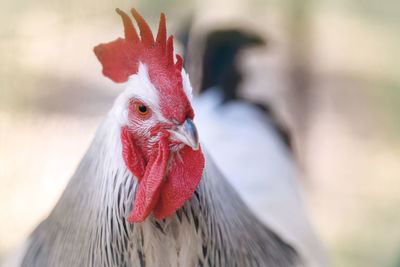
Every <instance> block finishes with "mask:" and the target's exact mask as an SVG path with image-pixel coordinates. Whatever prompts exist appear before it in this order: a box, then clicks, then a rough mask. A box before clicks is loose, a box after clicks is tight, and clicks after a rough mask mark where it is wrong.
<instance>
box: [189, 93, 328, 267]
mask: <svg viewBox="0 0 400 267" xmlns="http://www.w3.org/2000/svg"><path fill="white" fill-rule="evenodd" d="M221 100H222V98H221V96H220V95H219V93H218V91H216V90H209V91H207V92H206V93H203V94H202V95H200V96H199V97H197V98H195V100H194V106H195V107H194V108H195V114H196V120H195V122H196V125H197V127H198V130H199V136H200V137H201V142H202V144H204V145H206V147H207V149H208V152H209V153H210V154H211V156H212V157H213V159H214V160H215V162H216V165H217V166H218V167H219V168H220V169H221V171H222V173H223V174H224V175H225V177H226V178H227V179H228V180H229V182H230V183H231V184H232V185H233V187H234V188H235V189H236V190H237V191H238V192H239V194H240V196H241V197H242V199H243V200H244V201H245V202H246V204H247V205H248V206H249V207H250V209H251V210H252V211H253V213H254V214H255V215H256V216H257V217H258V218H260V219H261V220H262V221H264V222H265V223H266V224H267V225H268V226H269V227H270V228H272V229H273V230H274V231H276V232H277V233H279V234H280V235H281V236H282V237H283V238H284V239H285V240H287V241H289V242H290V243H291V244H292V245H294V246H295V247H296V248H298V249H300V251H301V254H303V255H305V257H306V258H307V260H308V261H309V263H310V265H309V266H323V262H324V253H323V250H322V247H321V245H320V243H319V241H318V240H317V239H316V237H315V235H314V232H313V230H312V228H311V226H310V223H309V220H308V218H307V215H306V212H305V209H304V206H303V204H302V198H301V188H300V186H299V184H298V181H299V180H300V179H301V177H300V174H299V172H298V170H297V169H296V166H295V163H294V161H293V158H292V156H291V155H290V153H289V151H288V149H287V148H286V147H285V145H284V144H283V142H282V140H280V137H279V136H278V135H277V133H276V130H275V129H274V127H273V126H272V123H271V121H270V120H269V119H268V118H267V117H266V116H265V114H264V113H263V112H262V111H261V110H259V109H257V108H256V107H255V106H252V105H250V104H248V103H245V102H240V101H235V102H230V103H229V104H225V105H220V102H221Z"/></svg>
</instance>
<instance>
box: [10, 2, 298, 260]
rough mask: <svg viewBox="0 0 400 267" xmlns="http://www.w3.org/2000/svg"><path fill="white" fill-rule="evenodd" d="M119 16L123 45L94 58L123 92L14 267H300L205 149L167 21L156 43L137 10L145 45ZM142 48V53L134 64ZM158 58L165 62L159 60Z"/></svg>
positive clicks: (295, 255) (102, 49) (293, 251)
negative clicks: (120, 84)
mask: <svg viewBox="0 0 400 267" xmlns="http://www.w3.org/2000/svg"><path fill="white" fill-rule="evenodd" d="M118 13H119V14H120V15H121V16H122V18H123V21H124V26H125V39H117V40H116V41H114V42H111V43H108V44H102V45H99V46H98V47H96V48H95V53H96V55H97V57H98V58H99V60H100V62H101V63H102V64H103V73H104V74H105V75H106V76H107V77H109V78H111V79H112V80H114V81H116V82H125V83H126V89H125V91H124V92H122V93H121V94H120V95H119V96H118V98H117V99H116V101H115V102H114V105H113V108H112V109H111V111H110V112H109V113H108V115H107V117H106V119H105V120H104V121H103V123H102V125H101V126H100V127H99V129H98V131H97V133H96V136H95V138H94V140H93V142H92V144H91V145H90V147H89V149H88V151H87V153H86V154H85V156H84V158H83V159H82V161H81V163H80V164H79V166H78V168H77V170H76V172H75V174H74V175H73V177H72V178H71V180H70V182H69V184H68V186H67V187H66V189H65V191H64V193H63V194H62V196H61V198H60V200H59V201H58V203H57V205H56V206H55V208H54V209H53V211H52V212H51V213H50V215H49V216H48V217H47V218H46V219H45V220H44V221H43V222H42V223H41V224H40V225H39V226H38V227H37V228H36V230H34V232H33V233H32V234H31V235H30V236H29V238H28V239H27V240H26V241H25V243H24V244H23V246H22V247H21V249H20V251H19V253H18V256H19V257H18V258H15V259H14V261H13V262H14V263H15V265H16V266H29V267H31V266H40V267H45V266H127V267H128V266H140V267H143V266H270V267H273V266H280V267H285V266H288V267H289V266H300V265H303V263H304V262H303V257H302V256H301V255H300V254H299V253H298V251H297V250H296V249H295V248H294V247H293V246H291V245H290V244H289V243H288V242H286V240H285V239H283V238H282V237H281V236H280V235H279V234H277V233H276V232H274V231H272V230H271V229H270V228H267V227H266V226H265V225H264V224H263V223H262V222H261V221H260V220H259V219H258V218H257V217H256V216H255V215H254V214H253V213H252V212H251V210H250V209H249V208H248V207H247V206H246V204H245V203H244V202H243V201H242V200H241V198H240V197H239V195H238V194H237V193H236V192H235V190H234V189H233V188H232V187H231V185H230V184H229V182H227V180H226V179H225V177H224V175H223V174H221V172H220V171H219V170H218V168H217V167H216V165H215V163H214V161H213V159H212V158H211V157H210V156H209V154H208V153H207V151H206V150H205V149H204V148H203V149H202V147H201V146H200V145H199V142H198V135H197V131H196V128H195V126H194V124H193V117H194V112H193V110H192V108H191V102H192V100H191V99H192V92H191V91H192V88H191V86H190V82H189V79H188V76H187V74H186V73H185V71H184V70H183V69H182V61H181V60H180V59H179V58H178V60H177V62H176V63H174V62H173V59H172V56H173V50H172V49H173V48H172V39H171V38H169V39H168V41H166V40H165V19H164V18H163V15H162V16H161V20H160V28H159V33H158V34H157V38H156V40H154V39H153V37H152V35H149V27H148V25H147V24H146V23H145V22H144V20H143V19H142V18H141V17H140V15H138V13H137V12H136V10H134V9H133V10H132V13H133V15H134V17H135V19H136V20H137V22H138V25H139V28H140V34H141V37H142V38H141V39H142V40H139V39H138V35H137V34H136V32H134V29H133V25H132V22H131V21H130V19H129V18H128V16H127V14H125V13H123V12H122V11H119V10H118ZM139 41H141V43H140V46H138V45H137V42H139ZM155 49H159V50H155ZM138 51H139V52H141V53H139V52H138ZM142 52H143V53H145V54H146V53H147V54H146V57H144V58H142V59H143V61H140V60H139V61H138V62H136V63H135V61H134V60H135V59H136V58H141V56H142ZM135 53H136V54H135ZM132 55H134V56H132ZM160 55H161V56H162V57H164V55H165V58H166V59H165V61H163V60H164V59H163V60H161V61H160V59H158V58H157V59H154V58H153V57H155V56H157V57H158V56H160ZM160 62H161V63H160ZM152 67H153V68H152ZM165 68H168V69H165ZM246 178H247V177H243V179H246Z"/></svg>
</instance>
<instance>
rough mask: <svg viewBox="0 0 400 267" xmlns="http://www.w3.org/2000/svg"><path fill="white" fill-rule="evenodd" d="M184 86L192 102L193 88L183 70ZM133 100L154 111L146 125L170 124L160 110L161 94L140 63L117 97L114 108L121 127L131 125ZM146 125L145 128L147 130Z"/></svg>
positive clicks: (144, 66)
mask: <svg viewBox="0 0 400 267" xmlns="http://www.w3.org/2000/svg"><path fill="white" fill-rule="evenodd" d="M181 75H182V86H183V90H184V92H185V94H186V96H187V98H188V100H189V101H190V102H192V98H193V97H192V86H191V84H190V80H189V75H188V74H187V73H186V71H185V70H184V69H183V68H182V72H181ZM132 99H135V100H138V101H141V102H143V103H144V104H145V105H147V106H148V107H149V108H150V109H151V110H152V116H151V117H150V118H149V119H147V120H146V123H145V124H146V125H147V126H150V125H153V124H156V122H168V120H167V119H166V118H165V117H164V116H163V115H162V112H161V110H160V97H159V92H158V91H157V89H156V88H155V87H154V85H153V84H152V83H151V81H150V78H149V73H148V71H147V66H146V65H145V64H143V63H141V62H140V63H139V68H138V72H137V73H136V74H133V75H131V76H130V77H129V79H128V81H127V82H126V89H125V90H124V91H123V92H122V93H121V94H120V95H119V96H118V97H117V99H116V100H115V102H114V106H113V108H112V112H113V113H114V115H115V117H116V119H117V121H118V122H119V124H120V125H121V126H125V125H129V124H130V122H129V119H128V114H129V103H130V101H131V100H132ZM146 125H142V126H144V128H147V127H146Z"/></svg>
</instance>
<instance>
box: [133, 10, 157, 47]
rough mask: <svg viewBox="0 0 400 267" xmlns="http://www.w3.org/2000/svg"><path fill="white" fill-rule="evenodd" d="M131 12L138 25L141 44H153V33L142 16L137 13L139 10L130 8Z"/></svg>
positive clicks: (148, 45)
mask: <svg viewBox="0 0 400 267" xmlns="http://www.w3.org/2000/svg"><path fill="white" fill-rule="evenodd" d="M131 13H132V15H133V17H134V18H135V20H136V22H137V24H138V26H139V30H140V37H141V38H142V43H143V45H144V46H146V47H151V46H153V45H154V37H153V33H152V32H151V29H150V26H149V25H148V24H147V22H146V21H145V20H144V18H143V17H142V16H141V15H140V14H139V12H137V10H136V9H134V8H131Z"/></svg>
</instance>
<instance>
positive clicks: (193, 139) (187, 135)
mask: <svg viewBox="0 0 400 267" xmlns="http://www.w3.org/2000/svg"><path fill="white" fill-rule="evenodd" d="M171 132H172V133H173V135H174V137H175V138H176V139H178V140H180V141H182V143H184V144H186V145H188V146H190V147H191V148H192V149H193V150H198V149H199V134H198V132H197V129H196V126H195V125H194V123H193V121H192V120H191V119H189V118H187V119H186V120H185V122H184V123H183V124H181V125H179V126H178V127H177V128H176V129H175V130H172V131H171Z"/></svg>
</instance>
